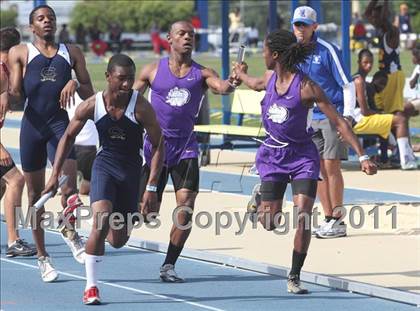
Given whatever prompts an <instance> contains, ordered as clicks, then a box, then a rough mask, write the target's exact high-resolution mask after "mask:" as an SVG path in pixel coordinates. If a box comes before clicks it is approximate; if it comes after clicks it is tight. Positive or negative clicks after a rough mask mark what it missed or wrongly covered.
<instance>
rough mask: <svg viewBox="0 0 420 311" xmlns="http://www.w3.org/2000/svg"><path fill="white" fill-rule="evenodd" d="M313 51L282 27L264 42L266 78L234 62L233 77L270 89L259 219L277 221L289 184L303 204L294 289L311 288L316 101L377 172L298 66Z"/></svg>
mask: <svg viewBox="0 0 420 311" xmlns="http://www.w3.org/2000/svg"><path fill="white" fill-rule="evenodd" d="M311 51H312V46H311V45H308V44H304V43H300V42H297V40H296V37H295V35H294V34H293V33H291V32H289V31H286V30H278V31H275V32H273V33H271V34H269V35H268V37H267V39H266V40H265V42H264V51H263V54H264V60H265V63H266V66H267V69H268V70H267V71H266V73H265V74H264V76H263V77H261V78H254V77H250V76H248V75H247V74H246V73H245V71H244V66H243V65H239V64H235V65H234V77H236V78H238V79H239V80H241V81H242V82H243V83H244V84H245V85H247V86H248V87H249V88H251V89H253V90H256V91H262V90H266V95H265V97H264V99H263V101H262V102H261V111H262V118H263V123H264V127H265V129H266V132H267V138H266V139H265V140H264V141H263V144H262V145H261V147H260V148H259V149H258V153H257V160H256V165H257V168H258V172H259V174H260V177H261V190H260V191H261V204H260V206H259V207H258V220H259V221H260V222H261V223H262V225H263V226H264V228H265V229H266V230H274V229H275V228H276V225H277V226H278V224H279V222H280V217H279V216H281V214H279V213H281V207H282V200H283V195H284V192H285V190H286V186H287V183H288V182H290V183H291V184H292V190H293V202H294V205H295V206H296V208H298V227H297V230H296V234H295V239H294V248H293V257H292V269H291V271H290V274H289V279H288V283H287V289H288V291H289V292H292V293H294V294H306V293H307V292H308V291H307V290H306V289H305V288H303V286H302V285H301V284H300V271H301V269H302V266H303V263H304V261H305V257H306V253H307V251H308V248H309V242H310V240H311V231H310V228H311V225H310V222H311V217H310V215H311V213H312V207H313V204H314V201H315V197H316V188H317V180H318V177H319V170H320V160H319V155H318V152H317V149H316V146H315V144H314V143H313V142H312V140H311V134H312V129H311V128H310V126H309V124H310V121H311V119H310V113H309V111H310V109H311V108H312V106H313V103H314V102H316V103H317V106H318V107H319V109H321V111H322V112H323V113H325V115H326V116H327V117H328V118H329V119H330V120H331V122H333V123H334V124H335V125H336V127H337V129H338V131H339V132H340V133H341V135H342V137H343V138H344V140H345V141H347V142H348V143H350V145H351V146H352V147H353V148H354V149H355V150H356V152H357V154H358V155H359V157H360V158H359V159H360V163H361V168H362V171H364V172H366V174H368V175H372V174H375V173H376V166H375V165H374V164H373V163H372V162H370V160H369V157H368V156H365V155H364V154H363V149H362V147H361V146H360V144H359V141H358V140H357V138H356V136H355V135H354V134H353V132H352V130H351V128H350V127H349V125H348V124H347V123H346V121H345V120H344V119H343V118H342V117H341V116H340V115H339V114H338V113H337V111H336V109H335V108H334V106H333V105H332V104H331V103H330V101H329V100H328V99H327V98H326V96H325V94H324V92H323V91H322V90H321V88H320V87H319V86H318V85H317V84H316V83H315V82H313V81H312V80H310V79H309V78H308V77H306V76H305V75H304V74H303V73H302V72H300V71H299V70H298V69H297V65H298V64H300V63H302V62H303V61H304V60H305V58H306V57H307V56H308V55H310V53H311Z"/></svg>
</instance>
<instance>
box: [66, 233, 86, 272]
mask: <svg viewBox="0 0 420 311" xmlns="http://www.w3.org/2000/svg"><path fill="white" fill-rule="evenodd" d="M61 236H62V237H63V240H64V242H66V244H67V246H68V247H69V248H70V250H71V252H72V253H73V257H74V259H76V261H77V262H78V263H80V264H82V265H84V264H85V243H84V241H83V239H82V238H81V237H80V236H79V234H78V233H77V232H76V231H74V230H70V229H67V228H66V227H65V226H64V227H63V229H61Z"/></svg>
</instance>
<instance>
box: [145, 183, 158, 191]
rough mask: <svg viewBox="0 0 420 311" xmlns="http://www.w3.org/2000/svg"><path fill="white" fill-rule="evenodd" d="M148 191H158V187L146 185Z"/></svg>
mask: <svg viewBox="0 0 420 311" xmlns="http://www.w3.org/2000/svg"><path fill="white" fill-rule="evenodd" d="M146 191H149V192H157V187H156V186H152V185H146Z"/></svg>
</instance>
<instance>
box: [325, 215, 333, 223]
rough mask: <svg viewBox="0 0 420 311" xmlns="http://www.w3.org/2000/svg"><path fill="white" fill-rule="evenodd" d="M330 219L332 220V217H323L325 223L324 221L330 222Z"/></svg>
mask: <svg viewBox="0 0 420 311" xmlns="http://www.w3.org/2000/svg"><path fill="white" fill-rule="evenodd" d="M331 219H333V217H332V216H325V221H326V222H330V220H331Z"/></svg>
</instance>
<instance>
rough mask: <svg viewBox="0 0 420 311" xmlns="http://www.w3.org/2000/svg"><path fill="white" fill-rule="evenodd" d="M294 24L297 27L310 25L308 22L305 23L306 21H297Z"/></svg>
mask: <svg viewBox="0 0 420 311" xmlns="http://www.w3.org/2000/svg"><path fill="white" fill-rule="evenodd" d="M293 25H295V26H296V27H302V26H303V27H308V26H309V24H306V23H304V22H296V23H293Z"/></svg>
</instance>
